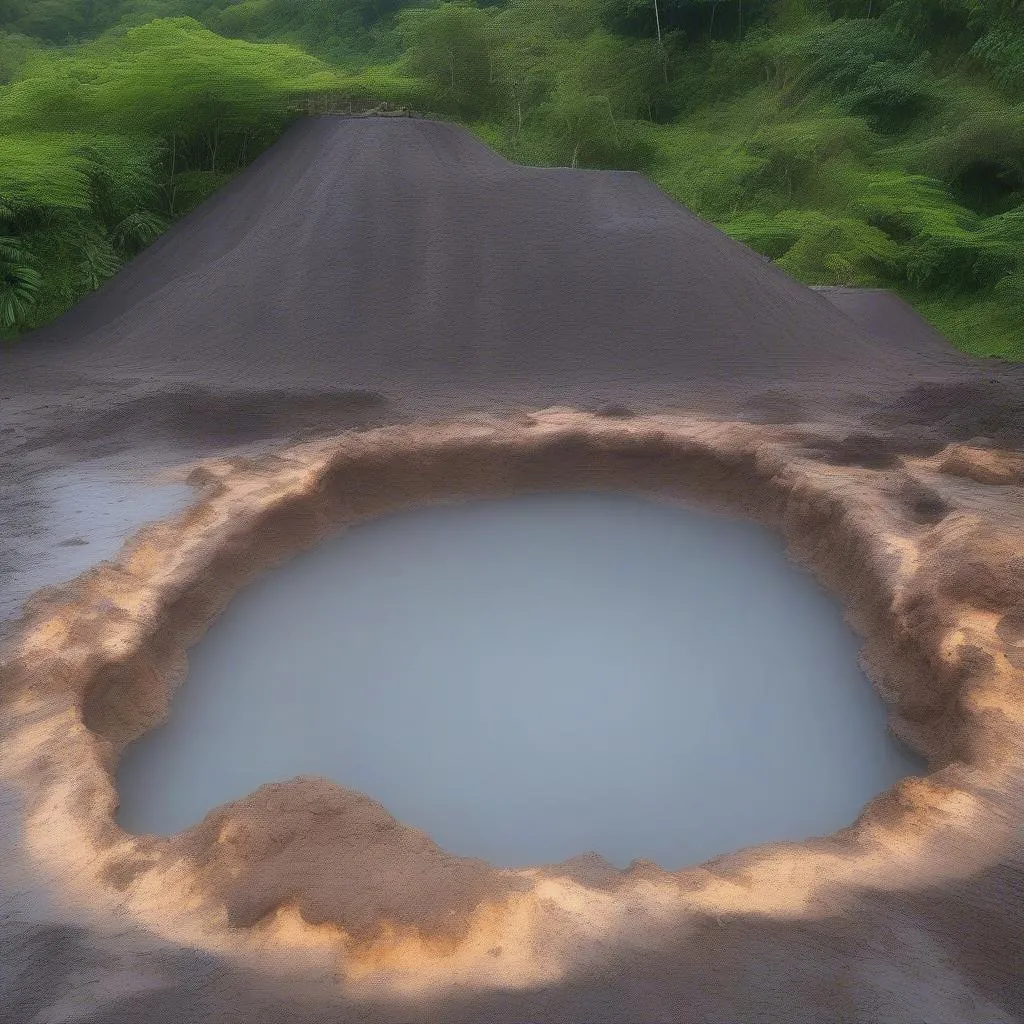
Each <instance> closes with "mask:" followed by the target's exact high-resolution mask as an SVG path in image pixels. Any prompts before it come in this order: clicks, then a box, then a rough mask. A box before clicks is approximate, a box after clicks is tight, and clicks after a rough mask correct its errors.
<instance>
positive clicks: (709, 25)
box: [708, 0, 718, 42]
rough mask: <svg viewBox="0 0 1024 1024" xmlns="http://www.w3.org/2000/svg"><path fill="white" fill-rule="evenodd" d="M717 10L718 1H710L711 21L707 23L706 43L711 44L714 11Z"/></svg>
mask: <svg viewBox="0 0 1024 1024" xmlns="http://www.w3.org/2000/svg"><path fill="white" fill-rule="evenodd" d="M717 10H718V0H711V21H710V22H708V42H711V30H712V29H713V28H714V27H715V11H717Z"/></svg>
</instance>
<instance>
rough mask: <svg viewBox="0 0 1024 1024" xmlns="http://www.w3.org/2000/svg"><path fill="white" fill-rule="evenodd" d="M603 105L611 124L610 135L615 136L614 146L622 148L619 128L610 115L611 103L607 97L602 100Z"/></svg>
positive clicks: (613, 117)
mask: <svg viewBox="0 0 1024 1024" xmlns="http://www.w3.org/2000/svg"><path fill="white" fill-rule="evenodd" d="M604 101H605V103H606V104H607V106H608V117H609V118H611V122H612V134H613V135H614V136H615V145H616V146H618V147H619V148H620V149H621V148H622V139H621V138H620V137H619V126H618V124H617V123H616V121H615V115H614V114H613V113H612V101H611V100H610V99H608V97H607V96H605V98H604Z"/></svg>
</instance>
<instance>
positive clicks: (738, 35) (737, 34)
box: [736, 0, 743, 42]
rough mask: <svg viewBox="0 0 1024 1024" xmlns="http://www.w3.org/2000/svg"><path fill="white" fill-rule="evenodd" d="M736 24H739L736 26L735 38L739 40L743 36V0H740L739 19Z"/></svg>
mask: <svg viewBox="0 0 1024 1024" xmlns="http://www.w3.org/2000/svg"><path fill="white" fill-rule="evenodd" d="M737 24H738V26H739V27H738V28H737V32H736V40H737V42H738V41H739V40H741V39H742V38H743V0H740V5H739V19H738V22H737Z"/></svg>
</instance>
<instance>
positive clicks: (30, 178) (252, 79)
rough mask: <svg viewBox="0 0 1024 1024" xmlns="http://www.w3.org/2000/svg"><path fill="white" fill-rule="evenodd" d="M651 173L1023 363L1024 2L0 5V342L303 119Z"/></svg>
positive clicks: (814, 271) (796, 272)
mask: <svg viewBox="0 0 1024 1024" xmlns="http://www.w3.org/2000/svg"><path fill="white" fill-rule="evenodd" d="M381 101H386V102H388V103H390V104H393V105H398V106H404V107H407V108H409V109H412V110H416V111H418V112H421V113H426V114H432V115H435V116H441V117H446V118H451V119H455V120H458V121H460V122H462V123H464V124H466V125H468V126H469V127H470V128H471V129H472V130H473V131H475V132H476V133H477V134H478V135H479V136H480V137H481V138H483V139H485V140H486V141H487V142H488V143H490V144H491V145H493V146H495V147H496V148H497V149H499V150H500V151H502V152H503V153H504V154H505V155H506V156H508V157H510V158H511V159H515V160H519V161H522V162H525V163H534V164H559V165H570V166H580V167H618V168H628V169H633V170H639V171H642V172H644V173H646V174H648V175H650V176H651V177H652V178H653V179H654V180H656V181H657V182H658V183H659V184H660V185H661V186H662V187H663V188H665V189H666V190H667V191H668V192H669V193H671V194H672V195H673V196H675V197H676V198H677V199H679V200H680V201H681V202H683V203H685V204H687V205H688V206H690V207H691V208H692V209H694V210H695V211H696V212H698V213H700V214H701V215H703V216H704V217H707V218H708V219H710V220H711V221H713V222H714V223H716V224H718V225H719V226H720V227H721V228H722V229H723V230H725V231H726V232H728V233H729V234H730V235H732V236H733V237H734V238H737V239H740V240H741V241H743V242H745V243H746V244H748V245H750V246H752V247H753V248H755V249H757V250H759V251H760V252H762V253H764V254H765V255H766V256H769V257H771V258H772V259H774V260H775V261H776V262H777V263H778V265H779V266H780V267H782V268H784V269H785V270H786V271H788V272H789V273H790V274H792V275H793V276H794V277H797V278H799V279H800V280H802V281H805V282H807V283H809V284H842V285H856V286H882V287H888V288H892V289H894V290H895V291H898V292H899V293H900V294H902V295H903V296H904V297H905V298H907V299H908V300H909V301H911V302H912V303H913V304H914V305H915V306H916V307H917V308H918V309H919V310H920V311H921V312H922V313H923V314H924V315H925V316H926V317H927V318H928V319H929V320H931V321H932V322H933V323H934V324H935V325H936V326H937V327H939V329H940V330H942V331H943V332H944V333H945V334H946V335H947V336H948V337H950V338H951V339H952V340H953V341H954V342H955V343H957V344H959V345H961V346H962V347H964V348H965V349H968V350H971V351H973V352H976V353H979V354H983V355H984V354H1001V355H1004V356H1006V357H1010V358H1024V331H1022V327H1021V325H1022V324H1024V0H489V2H485V0H479V2H476V3H474V2H470V0H456V2H438V0H420V2H417V3H408V2H403V0H0V334H2V335H3V336H5V337H8V338H10V337H13V336H15V335H16V334H18V333H21V332H23V331H25V330H28V329H31V328H32V327H35V326H38V325H40V324H42V323H44V322H46V321H48V320H50V319H52V318H53V317H55V316H57V315H59V314H60V313H61V312H62V311H64V310H65V309H67V308H68V307H69V306H70V305H71V304H73V303H74V302H75V301H76V300H77V299H78V298H80V297H81V296H82V295H83V294H84V293H85V292H86V291H88V290H90V289H93V288H96V287H97V286H98V285H99V284H100V283H101V282H102V281H103V280H104V279H106V278H107V277H109V276H110V275H111V274H113V273H114V272H115V271H116V270H117V268H118V267H119V266H121V265H122V264H123V263H124V262H125V261H126V260H129V259H131V258H132V256H134V255H135V254H136V253H137V252H138V251H140V250H141V249H142V248H143V247H145V246H146V245H148V244H149V243H150V242H151V241H152V240H153V239H154V238H156V237H157V235H159V234H160V232H161V231H163V230H164V228H165V227H166V226H167V225H168V224H169V223H170V222H171V221H172V220H174V219H175V218H177V217H180V216H182V215H183V214H184V213H186V212H187V211H189V210H190V209H192V208H193V207H194V206H195V205H196V204H198V203H199V202H201V201H202V200H203V199H205V198H206V197H207V196H209V195H210V194H211V193H212V192H213V191H214V190H215V189H217V188H218V187H220V186H221V185H222V184H223V183H224V182H225V181H227V180H228V179H229V178H230V177H231V176H232V175H234V174H236V173H237V172H238V171H239V170H240V169H241V168H242V167H244V166H245V165H246V164H247V163H248V162H250V161H251V160H252V159H253V158H254V157H255V156H256V155H257V154H258V153H259V152H260V151H261V150H262V149H264V148H265V147H266V146H268V145H269V144H270V143H271V142H272V141H273V140H274V139H275V138H276V137H277V136H278V134H279V133H280V132H281V130H282V129H283V127H284V126H285V125H286V124H287V123H288V121H289V120H290V119H291V118H294V117H295V116H298V115H299V114H300V113H301V112H302V111H304V110H311V111H312V110H346V109H350V108H351V109H366V108H367V107H373V106H375V105H376V104H378V103H380V102H381Z"/></svg>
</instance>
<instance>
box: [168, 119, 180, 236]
mask: <svg viewBox="0 0 1024 1024" xmlns="http://www.w3.org/2000/svg"><path fill="white" fill-rule="evenodd" d="M177 161H178V133H177V132H176V131H174V132H171V178H170V181H169V182H168V183H167V185H168V188H167V191H168V197H167V208H168V210H169V211H170V215H171V216H172V217H173V216H174V193H175V192H176V191H177V190H176V189H175V187H174V170H175V168H176V167H177Z"/></svg>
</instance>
